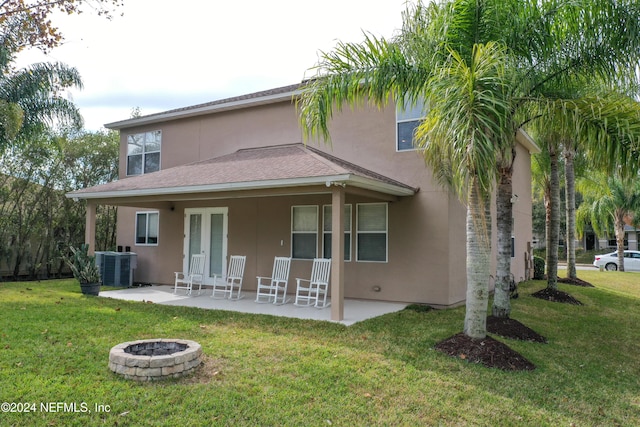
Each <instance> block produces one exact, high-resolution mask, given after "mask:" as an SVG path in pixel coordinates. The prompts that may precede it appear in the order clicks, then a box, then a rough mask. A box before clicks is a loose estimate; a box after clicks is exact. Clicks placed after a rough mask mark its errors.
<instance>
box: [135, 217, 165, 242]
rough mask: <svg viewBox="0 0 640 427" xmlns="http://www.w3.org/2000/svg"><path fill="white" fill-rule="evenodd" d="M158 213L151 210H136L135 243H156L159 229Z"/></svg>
mask: <svg viewBox="0 0 640 427" xmlns="http://www.w3.org/2000/svg"><path fill="white" fill-rule="evenodd" d="M159 220H160V217H159V213H158V212H157V211H152V212H136V245H137V246H143V245H152V246H155V245H157V244H158V229H159Z"/></svg>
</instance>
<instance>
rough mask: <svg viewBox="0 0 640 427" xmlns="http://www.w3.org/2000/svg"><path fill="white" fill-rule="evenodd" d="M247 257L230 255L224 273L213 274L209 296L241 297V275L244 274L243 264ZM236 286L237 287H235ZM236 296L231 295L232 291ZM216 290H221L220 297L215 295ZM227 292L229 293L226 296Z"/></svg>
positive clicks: (236, 298)
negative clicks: (211, 290) (211, 289)
mask: <svg viewBox="0 0 640 427" xmlns="http://www.w3.org/2000/svg"><path fill="white" fill-rule="evenodd" d="M246 259H247V257H246V256H244V255H242V256H241V255H231V256H230V257H229V266H228V267H227V274H226V275H219V274H214V275H213V293H212V294H211V298H229V299H233V300H239V299H241V298H242V294H241V291H242V277H243V276H244V264H245V261H246ZM236 288H237V289H236ZM234 291H235V293H236V296H235V297H234V296H233V293H234ZM216 292H222V297H218V296H216ZM227 294H229V295H228V296H227Z"/></svg>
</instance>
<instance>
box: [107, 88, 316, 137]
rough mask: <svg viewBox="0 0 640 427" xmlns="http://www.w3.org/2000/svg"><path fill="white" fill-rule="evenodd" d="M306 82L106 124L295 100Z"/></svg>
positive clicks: (140, 122) (139, 122)
mask: <svg viewBox="0 0 640 427" xmlns="http://www.w3.org/2000/svg"><path fill="white" fill-rule="evenodd" d="M304 84H305V82H302V83H297V84H293V85H288V86H282V87H278V88H274V89H269V90H263V91H260V92H253V93H249V94H246V95H240V96H234V97H231V98H224V99H219V100H216V101H212V102H207V103H204V104H197V105H190V106H188V107H183V108H176V109H173V110H167V111H162V112H159V113H154V114H148V115H145V116H141V117H134V118H131V119H126V120H121V121H118V122H113V123H107V124H105V125H104V126H105V127H106V128H107V129H126V128H130V127H134V126H140V125H147V124H152V123H158V122H166V121H167V120H177V119H183V118H187V117H194V116H200V115H203V114H211V113H212V112H221V111H229V110H235V109H238V108H246V107H248V106H255V105H264V104H270V103H274V102H282V101H287V100H291V101H293V98H294V96H295V95H297V94H299V93H300V91H301V88H302V86H303V85H304Z"/></svg>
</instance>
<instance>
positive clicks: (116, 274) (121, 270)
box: [96, 251, 138, 287]
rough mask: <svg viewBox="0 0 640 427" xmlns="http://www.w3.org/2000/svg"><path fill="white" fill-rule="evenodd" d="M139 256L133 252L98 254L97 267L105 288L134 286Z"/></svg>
mask: <svg viewBox="0 0 640 427" xmlns="http://www.w3.org/2000/svg"><path fill="white" fill-rule="evenodd" d="M137 264H138V256H137V254H135V253H133V252H111V251H109V252H96V265H97V266H98V270H100V277H101V279H102V284H103V285H104V286H122V287H124V286H127V287H128V286H131V285H133V270H135V269H136V267H137Z"/></svg>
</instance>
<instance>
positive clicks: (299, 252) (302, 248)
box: [291, 206, 318, 259]
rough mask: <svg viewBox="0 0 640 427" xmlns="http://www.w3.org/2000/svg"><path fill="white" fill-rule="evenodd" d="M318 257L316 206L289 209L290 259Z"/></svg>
mask: <svg viewBox="0 0 640 427" xmlns="http://www.w3.org/2000/svg"><path fill="white" fill-rule="evenodd" d="M317 256H318V206H292V207H291V258H294V259H314V258H317Z"/></svg>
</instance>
